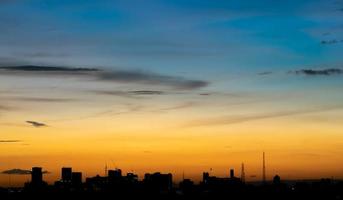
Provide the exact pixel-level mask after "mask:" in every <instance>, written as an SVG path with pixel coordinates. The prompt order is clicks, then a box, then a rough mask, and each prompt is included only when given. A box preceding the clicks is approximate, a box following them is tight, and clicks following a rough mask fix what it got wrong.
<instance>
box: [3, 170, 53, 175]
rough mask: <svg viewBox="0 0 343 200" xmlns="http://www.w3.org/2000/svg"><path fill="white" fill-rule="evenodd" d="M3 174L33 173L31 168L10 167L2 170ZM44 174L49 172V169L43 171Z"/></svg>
mask: <svg viewBox="0 0 343 200" xmlns="http://www.w3.org/2000/svg"><path fill="white" fill-rule="evenodd" d="M1 173H2V174H9V175H29V174H31V170H27V169H9V170H5V171H2V172H1ZM42 173H43V174H49V173H50V172H48V171H42Z"/></svg>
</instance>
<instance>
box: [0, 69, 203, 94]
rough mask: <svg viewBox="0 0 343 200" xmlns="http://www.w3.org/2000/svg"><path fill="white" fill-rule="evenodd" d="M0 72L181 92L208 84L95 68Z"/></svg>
mask: <svg viewBox="0 0 343 200" xmlns="http://www.w3.org/2000/svg"><path fill="white" fill-rule="evenodd" d="M0 71H3V72H4V73H8V74H12V75H16V74H17V75H20V74H25V75H36V76H39V75H42V74H43V75H56V76H58V75H71V76H79V77H88V78H93V79H95V80H98V81H107V82H118V83H127V84H130V83H135V84H146V85H154V86H155V85H157V86H158V85H160V86H168V87H172V88H176V89H182V90H193V89H199V88H202V87H206V86H207V85H208V84H209V83H208V82H207V81H203V80H191V79H186V78H183V77H178V76H168V75H161V74H157V73H153V72H147V71H139V70H136V71H134V70H131V71H129V70H112V71H105V70H100V69H96V68H71V67H50V66H34V65H27V66H14V67H0Z"/></svg>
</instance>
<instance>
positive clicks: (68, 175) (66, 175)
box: [62, 167, 72, 183]
mask: <svg viewBox="0 0 343 200" xmlns="http://www.w3.org/2000/svg"><path fill="white" fill-rule="evenodd" d="M71 179H72V168H71V167H63V168H62V182H64V183H67V182H71Z"/></svg>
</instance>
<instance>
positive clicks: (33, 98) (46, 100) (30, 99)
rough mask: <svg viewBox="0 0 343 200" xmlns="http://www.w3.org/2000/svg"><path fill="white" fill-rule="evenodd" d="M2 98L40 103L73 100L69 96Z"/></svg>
mask: <svg viewBox="0 0 343 200" xmlns="http://www.w3.org/2000/svg"><path fill="white" fill-rule="evenodd" d="M4 99H10V100H12V101H29V102H39V103H42V102H47V103H60V102H71V101H75V99H71V98H45V97H22V96H15V97H7V98H6V97H5V98H4ZM0 109H1V108H0Z"/></svg>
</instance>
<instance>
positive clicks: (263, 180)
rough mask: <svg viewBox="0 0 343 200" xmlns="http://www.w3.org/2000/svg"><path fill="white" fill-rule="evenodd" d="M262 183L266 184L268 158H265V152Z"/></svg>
mask: <svg viewBox="0 0 343 200" xmlns="http://www.w3.org/2000/svg"><path fill="white" fill-rule="evenodd" d="M262 159H263V160H262V182H263V183H266V182H267V180H266V158H265V154H264V152H263V158H262Z"/></svg>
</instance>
